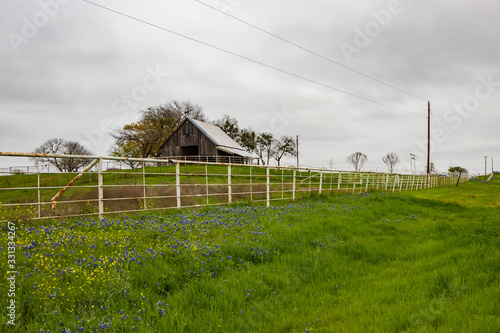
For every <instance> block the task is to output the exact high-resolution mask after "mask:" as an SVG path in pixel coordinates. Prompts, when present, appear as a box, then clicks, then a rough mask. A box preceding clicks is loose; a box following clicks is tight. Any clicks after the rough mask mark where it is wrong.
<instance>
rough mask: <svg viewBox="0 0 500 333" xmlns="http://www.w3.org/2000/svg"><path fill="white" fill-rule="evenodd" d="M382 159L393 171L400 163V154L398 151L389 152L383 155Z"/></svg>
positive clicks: (391, 171)
mask: <svg viewBox="0 0 500 333" xmlns="http://www.w3.org/2000/svg"><path fill="white" fill-rule="evenodd" d="M382 161H384V163H385V164H386V165H387V168H388V169H389V173H393V171H394V167H395V166H396V164H398V163H399V161H400V159H399V156H398V154H396V153H387V154H385V155H384V156H382Z"/></svg>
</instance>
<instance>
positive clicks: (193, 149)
mask: <svg viewBox="0 0 500 333" xmlns="http://www.w3.org/2000/svg"><path fill="white" fill-rule="evenodd" d="M181 152H182V156H198V155H199V153H198V146H184V147H181Z"/></svg>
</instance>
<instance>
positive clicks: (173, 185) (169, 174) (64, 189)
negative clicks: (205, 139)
mask: <svg viewBox="0 0 500 333" xmlns="http://www.w3.org/2000/svg"><path fill="white" fill-rule="evenodd" d="M2 156H15V157H19V158H21V159H27V158H29V159H30V161H32V162H34V164H35V166H33V167H30V168H29V169H27V172H26V173H24V172H23V173H21V174H14V175H12V174H7V173H4V177H0V219H4V220H15V219H17V220H29V219H50V218H61V217H80V216H87V215H96V216H98V217H99V218H100V219H102V218H104V217H105V216H107V215H109V214H123V213H131V212H141V211H154V210H165V209H180V208H187V207H202V206H211V205H224V204H228V203H234V202H241V201H248V202H263V203H265V204H266V205H267V206H270V204H271V202H273V201H278V200H295V199H297V198H299V197H304V196H310V195H312V194H328V193H334V192H339V191H343V192H349V193H360V192H366V191H390V192H396V191H409V190H418V189H423V188H432V187H439V186H449V185H454V184H455V183H456V182H457V177H456V175H449V176H437V175H430V176H429V177H427V175H407V174H406V175H405V174H388V173H374V172H352V171H339V170H328V169H321V168H301V167H298V168H297V167H276V166H258V165H246V164H228V163H206V162H196V161H180V160H176V159H126V158H116V157H102V156H70V155H39V154H23V153H2V152H0V157H2ZM47 158H56V159H67V158H72V159H81V160H88V162H89V163H88V164H87V163H86V164H87V167H85V168H83V170H81V171H80V172H73V173H44V172H43V171H44V170H41V169H40V168H38V167H37V165H40V164H41V163H37V161H38V162H40V161H42V160H45V159H47ZM127 161H135V162H137V164H138V165H140V167H139V168H136V169H127V168H125V167H123V168H122V165H121V163H124V162H127ZM109 163H113V165H116V164H117V163H118V164H119V165H120V167H119V168H114V169H108V170H106V171H104V168H103V166H104V165H108V166H109ZM123 166H124V165H123ZM1 173H2V171H0V174H1ZM462 181H464V180H462Z"/></svg>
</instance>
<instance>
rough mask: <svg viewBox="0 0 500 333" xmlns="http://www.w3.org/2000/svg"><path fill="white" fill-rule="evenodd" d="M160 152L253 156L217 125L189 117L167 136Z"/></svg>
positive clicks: (175, 154)
mask: <svg viewBox="0 0 500 333" xmlns="http://www.w3.org/2000/svg"><path fill="white" fill-rule="evenodd" d="M161 152H162V156H164V157H180V156H182V157H188V156H199V157H222V156H226V157H236V158H240V159H247V160H248V159H251V158H255V156H253V155H252V154H250V153H248V152H247V151H245V149H244V148H243V147H241V146H240V145H239V144H238V143H237V142H235V141H234V140H233V139H231V137H229V135H227V134H226V133H225V132H224V131H223V130H222V129H220V128H219V127H217V126H215V125H211V124H208V123H205V122H203V121H200V120H195V119H192V118H189V117H188V118H186V119H185V120H184V121H183V122H182V124H181V125H180V126H179V127H178V128H177V129H176V130H175V131H174V132H173V133H172V134H171V135H170V136H169V137H168V139H167V140H166V141H165V143H164V144H163V145H162V147H161ZM207 160H208V159H207ZM216 160H218V159H216Z"/></svg>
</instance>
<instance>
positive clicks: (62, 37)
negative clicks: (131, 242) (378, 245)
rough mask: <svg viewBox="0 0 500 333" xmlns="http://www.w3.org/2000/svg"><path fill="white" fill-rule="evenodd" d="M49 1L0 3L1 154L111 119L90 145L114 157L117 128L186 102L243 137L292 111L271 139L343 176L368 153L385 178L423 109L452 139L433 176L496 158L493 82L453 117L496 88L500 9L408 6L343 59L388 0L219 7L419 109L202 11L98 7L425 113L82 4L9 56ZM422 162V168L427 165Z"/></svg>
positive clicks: (419, 134)
mask: <svg viewBox="0 0 500 333" xmlns="http://www.w3.org/2000/svg"><path fill="white" fill-rule="evenodd" d="M63 2H65V3H66V2H68V3H67V4H62V3H63ZM42 3H44V4H54V3H59V2H56V0H39V1H25V2H18V1H14V0H7V1H4V2H2V4H0V22H1V26H0V29H1V30H0V32H1V33H0V37H1V38H0V46H1V47H0V71H1V73H2V75H1V76H0V110H1V111H0V112H1V116H0V117H1V124H0V130H1V135H0V151H12V150H17V151H23V152H26V151H31V150H33V149H34V148H35V147H36V146H37V145H39V144H40V143H42V142H43V141H44V140H46V139H48V138H50V137H53V136H60V137H64V138H66V139H71V140H81V141H84V140H87V141H88V138H87V137H86V136H85V134H84V133H85V131H87V132H90V131H92V130H95V129H98V128H99V127H100V126H101V125H102V121H103V120H110V121H111V123H112V124H111V126H107V127H106V130H105V131H103V135H104V136H103V140H102V144H100V145H99V146H96V147H93V150H94V151H95V153H97V154H106V152H107V151H108V149H109V145H110V144H111V143H112V140H111V138H110V136H109V133H110V131H111V129H112V128H113V127H119V126H123V125H124V124H125V123H127V122H131V121H134V120H136V119H137V117H138V114H139V110H141V109H145V108H147V107H148V106H151V105H156V104H161V103H165V102H167V101H169V100H171V99H178V100H191V101H192V102H193V103H197V104H200V105H201V106H203V107H204V109H205V111H206V113H207V114H208V115H209V117H211V118H217V117H219V116H221V115H222V114H224V113H227V114H231V115H232V116H235V117H236V118H238V119H239V121H240V125H241V126H243V127H248V126H252V127H253V128H254V129H256V130H259V129H264V128H269V126H270V123H271V122H272V121H273V117H275V116H276V112H277V111H280V110H287V112H288V113H290V114H291V115H293V118H290V119H289V121H288V122H287V123H286V124H285V125H286V126H283V128H280V131H278V133H276V135H300V142H301V161H302V162H304V163H305V164H309V165H318V166H321V165H323V166H328V161H329V159H330V158H332V159H333V161H334V164H335V165H336V166H338V167H341V166H345V167H347V163H346V162H345V158H346V156H347V155H349V154H350V153H352V152H355V151H358V150H360V151H363V152H364V153H366V154H367V155H368V156H369V162H368V163H367V165H366V167H367V168H373V169H374V168H384V165H383V163H382V162H381V160H380V157H381V155H382V154H384V153H386V152H389V151H395V152H397V153H399V154H400V155H401V156H402V157H403V156H404V157H405V158H407V157H406V156H407V155H408V154H409V153H410V152H416V151H418V150H419V148H418V144H417V143H416V141H417V140H418V141H420V142H422V141H425V139H426V134H427V133H426V125H427V124H426V119H425V116H426V108H427V103H426V100H430V101H431V102H432V105H433V112H434V118H435V121H436V125H437V126H439V128H441V129H442V131H444V133H445V135H446V139H445V140H444V144H443V143H442V142H441V141H440V140H437V141H436V142H435V143H434V144H433V154H432V160H433V161H434V162H435V163H436V165H437V166H438V168H439V169H441V170H444V169H446V168H447V167H448V166H449V165H450V164H452V163H453V164H460V165H463V166H465V167H466V168H468V169H469V170H471V171H476V169H477V170H481V165H482V163H483V162H484V160H483V157H484V155H488V156H496V157H500V154H499V152H500V151H499V150H500V149H499V145H498V143H499V137H498V125H499V124H500V115H499V113H498V112H496V107H497V106H498V105H499V102H500V86H495V87H494V91H493V92H491V94H490V96H489V97H488V98H487V99H483V100H481V101H480V103H479V105H478V107H477V108H476V109H474V110H473V111H472V112H469V113H468V116H467V117H464V116H462V115H460V114H457V113H456V112H455V113H453V112H454V111H453V107H454V105H456V104H463V103H464V100H466V99H467V98H468V97H469V96H474V94H475V90H476V88H477V86H478V85H479V84H480V78H487V77H488V76H492V77H493V80H494V82H500V64H499V63H498V56H499V54H500V45H499V44H498V43H497V42H496V39H497V37H496V35H497V31H499V30H500V29H499V28H500V23H499V21H498V20H497V18H496V16H497V14H498V12H499V11H500V3H496V2H491V1H479V2H475V3H471V2H468V1H465V0H460V1H453V2H451V1H445V0H440V1H437V2H436V1H433V2H431V1H430V0H426V1H420V2H415V1H408V0H401V1H400V7H401V8H400V9H401V10H400V12H399V13H398V14H396V15H392V16H391V18H390V23H388V24H386V26H383V27H380V31H379V32H378V33H377V34H375V35H376V36H374V37H370V42H369V45H367V46H366V47H363V48H359V52H358V53H356V54H353V55H352V57H351V59H350V60H351V62H350V63H349V62H348V59H347V58H346V57H345V55H344V53H343V51H342V49H341V45H342V44H343V43H347V44H350V45H354V42H355V37H356V33H357V32H356V31H359V30H358V29H361V30H362V31H364V29H366V28H367V27H368V26H369V25H370V24H372V25H373V22H377V20H376V15H381V14H380V13H381V11H386V10H388V8H389V3H390V1H384V0H377V1H363V2H351V3H345V2H331V1H326V0H325V1H316V2H314V3H312V2H307V3H305V2H301V1H289V0H288V1H284V0H280V1H274V2H272V3H269V2H265V1H262V0H258V1H244V0H242V1H239V2H225V1H222V0H221V2H220V3H223V4H226V7H224V8H225V9H226V10H228V13H230V14H232V15H235V16H237V17H239V18H241V19H244V20H248V21H250V22H252V23H254V24H256V25H259V26H261V27H263V28H264V29H267V30H269V31H272V32H274V33H276V34H279V35H280V36H282V37H284V38H287V39H289V40H290V41H293V42H295V43H298V44H301V45H304V46H306V47H307V48H309V49H311V50H313V51H315V52H317V53H320V54H322V55H324V56H326V57H328V58H331V59H333V60H335V61H337V62H339V63H341V64H344V65H347V66H350V67H353V68H355V69H357V70H359V71H361V72H363V73H365V74H367V75H370V76H373V77H375V78H377V79H379V80H382V81H385V82H388V83H390V84H392V85H395V86H397V87H399V88H401V89H404V90H407V91H409V92H412V93H414V94H417V95H418V96H421V97H423V98H424V100H420V99H418V98H414V97H412V96H409V95H407V94H404V93H402V92H400V91H398V90H394V89H392V88H389V87H387V86H384V85H382V84H380V83H377V82H374V81H372V80H369V79H367V78H365V77H362V76H359V75H356V74H355V73H352V72H350V71H348V70H346V69H344V68H341V67H339V66H337V65H335V64H332V63H330V62H328V61H326V60H324V59H320V58H317V57H315V56H313V55H311V54H309V53H307V52H304V51H303V50H299V49H297V48H294V47H292V46H290V45H289V44H286V43H284V42H282V41H279V40H276V39H274V38H272V37H270V36H268V35H265V34H263V33H261V32H258V31H256V30H254V29H252V28H250V27H248V26H245V25H242V24H241V23H239V22H236V21H234V20H232V19H230V18H228V17H223V16H221V15H220V13H217V12H215V11H213V10H211V9H209V8H207V7H205V6H202V5H200V4H198V3H196V2H195V1H185V0H182V1H181V0H176V1H169V2H168V3H165V2H161V1H151V2H148V4H147V5H145V4H138V3H136V2H131V1H122V2H120V3H117V4H108V3H105V2H101V1H98V3H101V4H103V5H109V6H112V7H113V8H114V9H116V10H119V11H123V12H126V13H127V14H130V15H133V16H136V17H138V18H140V19H143V20H146V21H148V22H151V23H153V24H157V25H160V26H162V27H165V28H167V29H172V30H175V31H177V32H179V33H182V34H186V35H189V36H191V37H193V38H196V39H199V40H202V41H204V42H207V43H210V44H213V45H216V46H218V47H221V48H225V49H227V50H230V51H232V52H235V53H238V54H241V55H244V56H246V57H249V58H252V59H255V60H257V61H260V62H263V63H266V64H269V65H271V66H276V67H279V68H281V69H283V70H286V71H290V72H293V73H295V74H297V75H301V76H304V77H307V78H309V79H311V80H314V81H317V82H320V83H323V84H326V85H330V86H332V87H336V88H339V89H342V90H345V91H349V92H352V93H354V94H358V95H361V96H363V97H366V98H369V99H373V100H376V101H378V102H380V103H383V104H387V105H390V106H394V107H397V108H400V109H403V110H407V111H410V112H414V113H418V114H420V115H422V116H424V117H416V116H414V115H411V114H407V113H403V112H398V111H395V110H392V109H390V108H386V107H383V106H380V105H377V104H374V103H370V102H367V101H363V100H361V99H357V98H354V97H351V96H348V95H345V94H343V93H341V92H338V91H335V90H331V89H328V88H325V87H322V86H319V85H316V84H314V83H311V82H307V81H304V80H301V79H299V78H296V77H292V76H289V75H286V74H284V73H280V72H277V71H274V70H272V69H269V68H265V67H262V66H259V65H257V64H255V63H251V62H248V61H246V60H244V59H241V58H237V57H234V56H232V55H229V54H226V53H223V52H220V51H217V50H214V49H211V48H209V47H207V46H203V45H200V44H197V43H195V42H193V41H190V40H187V39H184V38H181V37H179V36H175V35H173V34H170V33H168V32H165V31H162V30H159V29H156V28H154V27H151V26H148V25H145V24H142V23H139V22H136V21H134V20H131V19H128V18H125V17H122V16H119V15H116V14H113V13H110V12H108V11H105V10H103V9H100V8H98V7H95V6H92V5H89V4H87V3H85V2H83V1H79V0H72V1H62V0H61V2H60V3H61V4H60V5H59V7H57V8H58V10H57V11H56V13H55V14H54V15H53V17H52V16H50V15H48V16H50V18H49V20H48V21H47V23H46V24H42V26H40V27H38V28H37V32H36V33H35V34H34V36H33V37H30V38H26V41H27V42H26V43H24V42H23V43H21V44H19V45H18V52H15V50H14V48H13V47H12V42H11V41H12V36H13V35H12V33H15V34H17V35H19V36H22V31H23V29H26V27H25V25H26V20H27V21H28V22H33V18H34V16H35V15H41V14H39V13H40V12H43V11H44V9H43V8H45V7H43V5H41V4H42ZM206 3H207V4H210V5H214V4H215V2H213V1H206ZM220 3H219V4H220ZM52 8H55V7H52ZM373 13H378V14H373ZM157 65H161V66H162V68H163V69H164V71H165V72H168V76H166V77H164V78H163V79H162V80H161V82H160V83H159V84H158V86H157V87H156V88H155V89H151V90H148V91H147V95H146V96H144V98H143V99H141V100H140V101H137V103H136V104H137V105H136V106H135V107H133V108H129V109H128V111H127V112H125V113H126V114H125V113H123V112H122V113H117V112H114V111H115V110H114V109H113V105H114V104H113V103H115V102H116V101H117V100H118V101H120V99H121V98H122V96H123V95H124V94H130V93H131V91H132V89H134V87H136V86H137V85H141V83H142V82H143V79H144V77H145V76H146V75H148V68H155V66H157ZM456 117H461V118H460V119H461V120H457V118H456ZM450 118H451V119H454V120H453V121H450ZM433 122H434V120H433ZM457 135H458V136H459V137H460V139H458V138H457ZM293 161H294V160H293V159H292V160H290V162H293ZM499 163H500V162H499ZM499 165H500V164H499ZM423 167H424V161H423V159H421V160H420V161H419V168H423ZM401 168H407V166H403V165H402V166H401Z"/></svg>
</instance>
